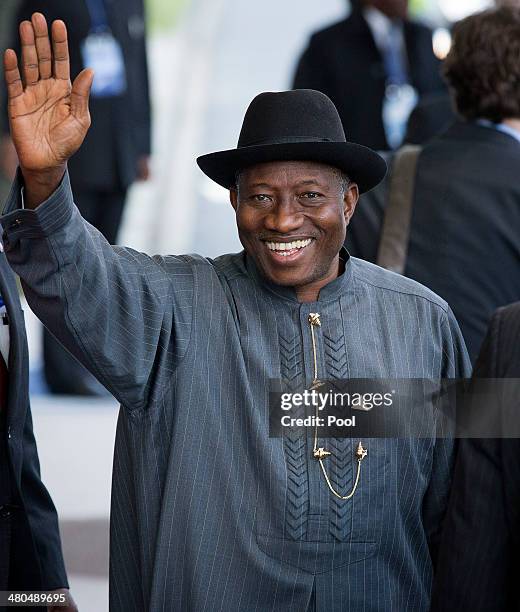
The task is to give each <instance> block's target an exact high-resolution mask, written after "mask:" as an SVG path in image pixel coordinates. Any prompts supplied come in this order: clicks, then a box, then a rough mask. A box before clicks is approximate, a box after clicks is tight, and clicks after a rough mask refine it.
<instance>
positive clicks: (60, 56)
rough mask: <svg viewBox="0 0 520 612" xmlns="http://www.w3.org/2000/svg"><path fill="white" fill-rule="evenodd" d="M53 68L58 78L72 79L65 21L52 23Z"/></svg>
mask: <svg viewBox="0 0 520 612" xmlns="http://www.w3.org/2000/svg"><path fill="white" fill-rule="evenodd" d="M52 53H53V56H54V62H53V70H54V76H55V77H56V78H57V79H64V80H65V81H68V80H69V79H70V63H69V48H68V45H67V28H66V27H65V24H64V23H63V21H61V20H58V21H53V23H52Z"/></svg>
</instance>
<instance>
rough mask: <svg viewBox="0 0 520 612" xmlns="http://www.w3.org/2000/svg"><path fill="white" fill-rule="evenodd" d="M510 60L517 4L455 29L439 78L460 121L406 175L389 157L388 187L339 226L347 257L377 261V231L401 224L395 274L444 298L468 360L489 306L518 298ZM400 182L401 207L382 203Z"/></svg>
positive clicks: (519, 224)
mask: <svg viewBox="0 0 520 612" xmlns="http://www.w3.org/2000/svg"><path fill="white" fill-rule="evenodd" d="M519 56H520V9H515V8H501V9H497V10H492V11H489V12H487V13H482V14H478V15H475V16H471V17H468V18H467V19H466V20H463V21H462V22H460V23H458V24H457V25H456V26H455V28H454V30H453V47H452V49H451V51H450V53H449V55H448V57H447V59H446V61H445V65H444V74H445V77H446V80H447V82H448V83H449V86H450V89H451V91H452V95H453V99H454V103H455V106H456V108H457V111H458V113H459V115H460V119H459V120H458V121H456V122H455V123H454V124H453V125H452V126H451V127H450V128H449V129H448V130H447V131H446V132H444V133H443V134H441V135H440V136H439V137H438V138H436V139H434V140H433V141H431V143H430V144H428V145H426V146H425V147H424V149H423V150H422V151H416V152H415V163H416V164H417V165H416V167H415V168H411V169H410V174H409V176H404V174H402V173H401V171H398V170H397V169H396V168H397V162H393V163H392V170H391V176H390V178H389V180H388V181H387V184H386V185H385V186H383V187H382V188H381V189H380V190H378V191H374V192H372V193H370V194H367V196H364V198H363V200H362V201H361V202H360V203H359V205H358V207H357V212H358V215H357V216H356V218H355V219H354V220H353V222H352V223H351V225H350V227H349V229H348V231H347V247H348V248H349V249H350V251H351V253H352V254H353V255H357V256H359V257H362V258H364V259H369V260H371V261H374V262H376V261H377V262H378V263H384V262H382V261H381V260H380V259H379V258H378V251H380V246H381V243H380V240H381V232H382V227H387V224H389V223H390V217H392V220H393V225H394V227H395V226H396V225H395V221H396V220H397V226H401V227H402V226H403V225H406V226H408V225H409V232H408V233H407V234H405V233H403V235H402V236H401V237H400V238H399V240H398V241H397V242H402V244H400V245H397V246H398V247H399V248H401V250H402V253H403V254H405V253H406V251H407V256H406V259H405V261H404V262H403V271H404V274H405V275H406V276H409V277H411V278H413V279H415V280H417V281H419V282H421V283H423V284H424V285H426V286H427V287H429V288H430V289H432V290H433V291H435V292H436V293H438V294H439V295H441V296H442V297H443V298H444V299H445V300H446V301H447V302H448V303H449V304H450V306H451V307H452V309H453V312H454V313H455V316H456V317H457V320H458V321H459V324H460V326H461V329H462V332H463V335H464V338H465V341H466V344H467V347H468V351H469V354H470V357H471V358H472V360H473V361H474V360H475V358H476V356H477V351H478V349H479V347H480V344H481V342H482V340H483V338H484V334H485V331H486V328H487V325H488V323H489V320H490V317H491V315H492V313H493V312H494V310H495V309H496V308H498V307H499V306H503V305H505V304H508V303H510V302H514V301H517V300H518V299H520V240H519V236H520V176H519V174H518V168H519V167H520V88H519V87H518V83H519V82H520V64H519V63H518V61H517V58H518V57H519ZM417 156H418V157H417ZM403 182H404V183H405V185H407V186H408V189H409V194H408V195H407V196H406V197H405V198H403V199H402V201H401V202H400V204H399V206H400V207H401V210H399V209H398V208H396V207H389V206H388V204H389V200H390V198H391V197H392V193H393V194H395V193H396V191H395V189H396V187H394V186H399V183H403ZM412 184H414V188H413V189H410V187H411V185H412ZM397 189H399V187H397ZM393 201H394V202H395V200H393ZM390 210H392V211H393V212H392V213H390ZM383 218H384V221H383ZM390 225H392V223H390Z"/></svg>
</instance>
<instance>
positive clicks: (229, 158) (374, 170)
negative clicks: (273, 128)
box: [197, 142, 387, 193]
mask: <svg viewBox="0 0 520 612" xmlns="http://www.w3.org/2000/svg"><path fill="white" fill-rule="evenodd" d="M273 161H314V162H319V163H322V164H327V165H329V166H333V167H335V168H339V169H340V170H342V171H343V172H345V174H346V175H347V176H348V177H349V178H350V179H351V180H352V181H354V182H355V183H357V185H358V187H359V191H360V193H365V192H367V191H369V190H370V189H372V188H373V187H375V186H376V185H378V184H379V183H380V182H381V181H382V180H383V179H384V177H385V174H386V170H387V166H386V162H385V160H384V159H383V158H382V157H381V156H380V155H378V154H377V153H376V152H375V151H372V149H369V148H368V147H364V146H363V145H358V144H355V143H352V142H296V143H283V144H267V145H255V146H249V147H241V148H239V149H230V150H229V151H218V152H216V153H208V154H207V155H202V156H201V157H199V158H198V159H197V164H198V165H199V168H200V169H201V170H202V172H204V174H205V175H206V176H208V177H209V178H210V179H212V180H213V181H215V182H216V183H218V184H219V185H221V186H222V187H225V188H226V189H230V188H231V187H234V186H235V181H236V175H237V172H240V171H241V170H244V169H245V168H248V167H250V166H254V165H256V164H262V163H266V162H273Z"/></svg>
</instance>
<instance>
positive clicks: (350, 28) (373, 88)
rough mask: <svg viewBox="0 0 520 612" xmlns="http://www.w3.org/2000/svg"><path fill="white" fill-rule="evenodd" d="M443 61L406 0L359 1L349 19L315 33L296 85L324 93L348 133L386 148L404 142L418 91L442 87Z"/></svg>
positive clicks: (368, 144) (301, 59) (356, 1)
mask: <svg viewBox="0 0 520 612" xmlns="http://www.w3.org/2000/svg"><path fill="white" fill-rule="evenodd" d="M439 65H440V63H439V60H438V59H437V58H436V57H435V55H434V53H433V46H432V32H431V30H430V29H429V28H427V27H426V26H425V25H422V24H419V23H416V22H414V21H411V20H410V19H408V0H355V1H353V2H352V12H351V14H350V16H349V17H348V18H347V19H344V20H343V21H340V22H339V23H336V24H334V25H332V26H330V27H327V28H325V29H324V30H320V31H319V32H316V33H315V34H313V35H312V37H311V39H310V41H309V44H308V46H307V48H306V49H305V51H304V53H303V55H302V56H301V58H300V60H299V62H298V66H297V68H296V73H295V76H294V81H293V88H295V89H300V88H309V89H317V90H319V91H322V92H323V93H325V94H327V95H328V96H329V97H330V98H331V100H332V101H333V102H334V104H335V105H336V107H337V109H338V111H339V114H340V116H341V119H342V121H343V126H344V128H345V132H346V134H347V138H349V139H350V140H353V141H355V142H359V143H361V144H364V145H365V146H368V147H371V148H374V149H379V150H388V149H393V148H396V146H398V145H399V144H401V142H402V139H403V137H404V129H405V126H406V121H407V119H408V116H409V113H410V111H411V110H412V108H413V106H414V103H415V101H416V99H417V96H418V97H419V98H420V97H422V96H423V95H425V94H429V93H432V92H435V91H442V90H444V89H445V86H444V84H443V82H442V79H441V77H440V73H439Z"/></svg>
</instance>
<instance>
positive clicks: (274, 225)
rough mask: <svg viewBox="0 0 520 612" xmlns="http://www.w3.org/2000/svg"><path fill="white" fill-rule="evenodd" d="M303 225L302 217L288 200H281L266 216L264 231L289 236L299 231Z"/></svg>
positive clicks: (299, 211)
mask: <svg viewBox="0 0 520 612" xmlns="http://www.w3.org/2000/svg"><path fill="white" fill-rule="evenodd" d="M302 223H303V215H302V213H301V210H299V209H298V207H296V206H294V205H293V203H292V202H291V201H290V200H283V201H280V202H278V203H277V205H276V206H275V207H274V208H273V209H272V210H271V211H270V212H269V213H268V214H267V215H266V217H265V219H264V226H265V229H267V230H269V231H272V232H277V233H279V234H289V233H291V232H294V231H295V230H297V229H299V228H300V227H301V225H302Z"/></svg>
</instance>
